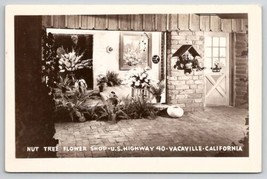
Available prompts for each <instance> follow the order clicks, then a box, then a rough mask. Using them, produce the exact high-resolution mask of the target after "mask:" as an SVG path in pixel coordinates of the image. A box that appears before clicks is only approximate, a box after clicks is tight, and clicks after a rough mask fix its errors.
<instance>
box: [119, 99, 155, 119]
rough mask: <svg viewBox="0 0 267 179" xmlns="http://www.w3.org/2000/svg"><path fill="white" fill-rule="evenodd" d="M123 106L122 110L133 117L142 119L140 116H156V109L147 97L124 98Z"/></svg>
mask: <svg viewBox="0 0 267 179" xmlns="http://www.w3.org/2000/svg"><path fill="white" fill-rule="evenodd" d="M122 103H123V108H122V110H123V111H124V112H125V113H126V114H127V115H128V116H129V118H131V119H140V118H155V117H156V113H157V112H156V109H155V107H154V106H153V105H152V104H151V103H149V102H148V101H147V100H146V99H142V98H141V97H135V98H128V97H127V98H124V99H123V100H122Z"/></svg>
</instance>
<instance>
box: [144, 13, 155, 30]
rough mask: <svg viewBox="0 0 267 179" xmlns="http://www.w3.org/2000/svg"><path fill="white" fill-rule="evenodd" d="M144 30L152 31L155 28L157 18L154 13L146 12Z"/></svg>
mask: <svg viewBox="0 0 267 179" xmlns="http://www.w3.org/2000/svg"><path fill="white" fill-rule="evenodd" d="M144 22H145V23H144V30H146V31H152V30H154V24H155V19H154V15H151V14H149V15H148V14H146V15H144Z"/></svg>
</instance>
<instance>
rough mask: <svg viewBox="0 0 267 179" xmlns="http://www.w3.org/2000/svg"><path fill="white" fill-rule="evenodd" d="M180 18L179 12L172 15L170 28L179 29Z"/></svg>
mask: <svg viewBox="0 0 267 179" xmlns="http://www.w3.org/2000/svg"><path fill="white" fill-rule="evenodd" d="M178 18H179V16H178V15H177V14H171V15H170V21H169V22H170V30H178V25H179V24H178V23H177V22H178Z"/></svg>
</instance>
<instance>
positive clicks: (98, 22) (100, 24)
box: [95, 15, 106, 30]
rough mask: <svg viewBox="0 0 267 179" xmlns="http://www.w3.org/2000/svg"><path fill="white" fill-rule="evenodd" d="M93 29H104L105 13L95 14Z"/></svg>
mask: <svg viewBox="0 0 267 179" xmlns="http://www.w3.org/2000/svg"><path fill="white" fill-rule="evenodd" d="M95 29H100V30H103V29H106V15H97V16H95Z"/></svg>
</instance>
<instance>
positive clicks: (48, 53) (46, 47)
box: [41, 29, 59, 88]
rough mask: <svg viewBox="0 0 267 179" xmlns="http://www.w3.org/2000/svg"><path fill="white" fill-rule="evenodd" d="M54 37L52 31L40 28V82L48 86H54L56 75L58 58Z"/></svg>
mask: <svg viewBox="0 0 267 179" xmlns="http://www.w3.org/2000/svg"><path fill="white" fill-rule="evenodd" d="M56 56H57V55H56V48H55V39H54V36H53V34H52V33H48V34H47V33H46V31H45V29H43V30H42V67H41V68H42V69H41V74H42V82H43V83H45V84H46V85H47V86H48V87H49V88H53V87H55V86H54V85H55V82H56V81H57V79H58V78H57V77H58V71H59V69H58V59H57V57H56Z"/></svg>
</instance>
